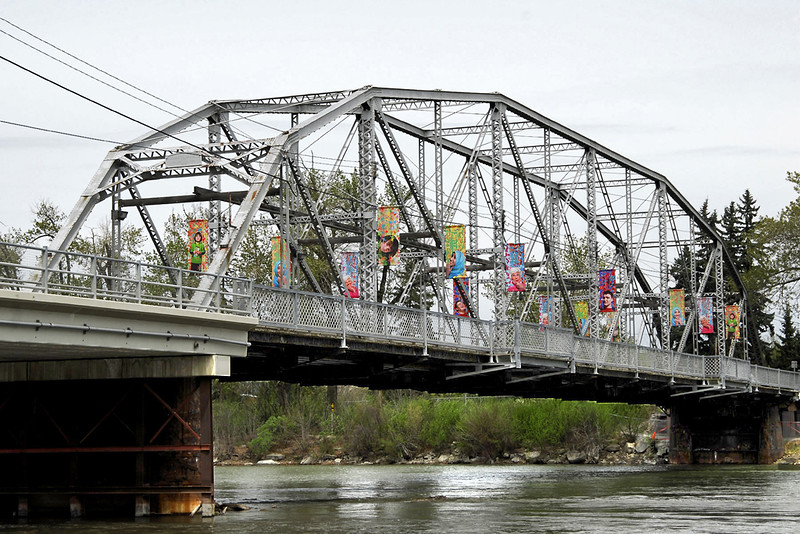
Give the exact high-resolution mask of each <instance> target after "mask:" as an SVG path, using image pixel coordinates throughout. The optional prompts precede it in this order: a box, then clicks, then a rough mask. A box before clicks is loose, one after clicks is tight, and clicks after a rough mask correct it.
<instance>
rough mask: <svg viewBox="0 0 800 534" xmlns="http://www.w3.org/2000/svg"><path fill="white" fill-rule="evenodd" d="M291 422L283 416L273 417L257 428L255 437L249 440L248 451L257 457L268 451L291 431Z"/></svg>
mask: <svg viewBox="0 0 800 534" xmlns="http://www.w3.org/2000/svg"><path fill="white" fill-rule="evenodd" d="M292 426H293V425H292V422H291V421H290V420H289V418H288V417H286V416H285V415H277V416H276V415H273V416H271V417H270V418H269V419H267V421H266V422H265V423H264V424H263V425H261V426H260V427H258V430H256V437H255V438H253V439H251V440H250V443H249V444H248V446H249V447H250V450H251V451H252V452H253V453H255V454H256V455H258V456H263V455H265V454H268V453H269V451H270V450H272V448H273V447H274V446H275V444H276V443H278V442H279V441H280V440H281V439H282V438H284V437H285V436H286V435H287V434H288V433H289V432H290V431H291V430H292Z"/></svg>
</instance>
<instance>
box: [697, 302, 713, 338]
mask: <svg viewBox="0 0 800 534" xmlns="http://www.w3.org/2000/svg"><path fill="white" fill-rule="evenodd" d="M713 301H714V299H712V298H711V297H702V298H699V299H697V317H698V319H699V321H700V333H701V334H713V333H714V305H713V304H712V303H713Z"/></svg>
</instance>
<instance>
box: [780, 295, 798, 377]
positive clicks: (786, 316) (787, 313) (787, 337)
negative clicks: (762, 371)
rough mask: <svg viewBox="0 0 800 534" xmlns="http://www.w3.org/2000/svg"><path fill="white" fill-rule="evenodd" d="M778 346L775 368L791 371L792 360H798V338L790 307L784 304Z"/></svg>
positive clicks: (786, 303)
mask: <svg viewBox="0 0 800 534" xmlns="http://www.w3.org/2000/svg"><path fill="white" fill-rule="evenodd" d="M778 339H779V340H780V345H779V347H778V361H777V362H775V364H776V367H779V368H781V369H791V364H792V360H795V361H797V360H799V359H800V336H798V333H797V328H795V326H794V321H793V319H792V306H791V305H790V304H789V303H788V302H785V303H784V305H783V317H782V319H781V334H780V335H779V336H778Z"/></svg>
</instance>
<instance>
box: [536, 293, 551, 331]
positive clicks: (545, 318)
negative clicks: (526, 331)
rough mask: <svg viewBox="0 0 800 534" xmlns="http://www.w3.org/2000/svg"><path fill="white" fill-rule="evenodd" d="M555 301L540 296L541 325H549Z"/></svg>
mask: <svg viewBox="0 0 800 534" xmlns="http://www.w3.org/2000/svg"><path fill="white" fill-rule="evenodd" d="M552 304H553V299H552V298H551V297H548V296H545V295H539V324H542V325H549V324H550V317H551V314H552Z"/></svg>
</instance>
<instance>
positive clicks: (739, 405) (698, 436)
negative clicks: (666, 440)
mask: <svg viewBox="0 0 800 534" xmlns="http://www.w3.org/2000/svg"><path fill="white" fill-rule="evenodd" d="M780 411H781V410H780V407H779V406H776V405H774V404H769V403H767V402H765V401H761V402H758V401H754V400H753V399H752V398H750V397H748V398H746V399H745V398H741V399H736V398H734V397H725V398H724V399H702V400H701V401H700V402H698V401H697V400H694V402H684V403H677V404H675V405H673V406H672V408H671V418H670V447H669V450H670V458H669V459H670V463H673V464H769V463H772V462H774V461H775V460H777V459H778V458H780V457H781V456H782V455H783V453H784V448H783V437H782V434H781V418H780Z"/></svg>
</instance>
